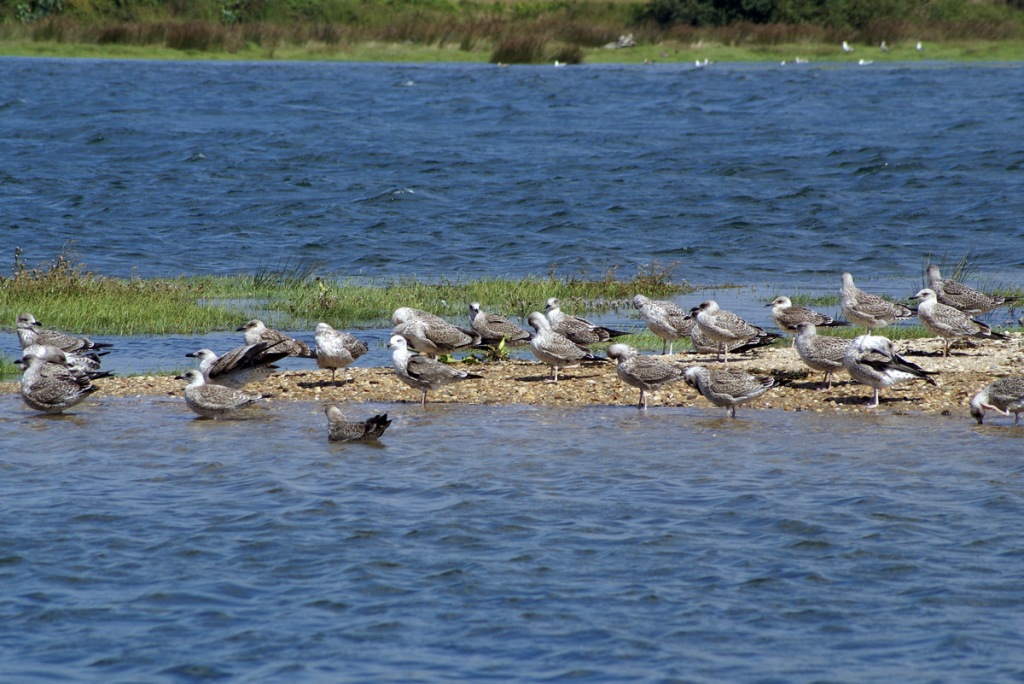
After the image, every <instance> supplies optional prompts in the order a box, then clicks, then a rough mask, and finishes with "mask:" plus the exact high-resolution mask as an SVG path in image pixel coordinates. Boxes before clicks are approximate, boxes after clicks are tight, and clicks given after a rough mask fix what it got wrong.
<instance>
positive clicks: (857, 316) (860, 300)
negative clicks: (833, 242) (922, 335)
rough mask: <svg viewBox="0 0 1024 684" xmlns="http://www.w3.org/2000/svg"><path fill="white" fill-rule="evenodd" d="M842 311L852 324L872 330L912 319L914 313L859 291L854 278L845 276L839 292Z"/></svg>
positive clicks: (846, 274)
mask: <svg viewBox="0 0 1024 684" xmlns="http://www.w3.org/2000/svg"><path fill="white" fill-rule="evenodd" d="M839 300H840V309H841V310H842V312H843V317H844V318H846V320H848V321H850V322H851V323H855V324H857V325H863V326H864V327H865V328H867V329H868V330H870V329H871V328H881V327H883V326H886V325H890V324H892V323H894V322H895V321H896V320H897V319H900V318H910V317H911V316H913V315H914V312H913V311H911V310H910V309H908V308H907V307H905V306H903V305H902V304H896V303H894V302H890V301H888V300H886V299H882V298H881V297H879V296H878V295H873V294H869V293H867V292H865V291H864V290H861V289H859V288H858V287H857V286H856V285H854V284H853V276H852V275H850V274H849V273H844V274H843V286H842V288H841V289H840V291H839Z"/></svg>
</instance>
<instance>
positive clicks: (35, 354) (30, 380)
mask: <svg viewBox="0 0 1024 684" xmlns="http://www.w3.org/2000/svg"><path fill="white" fill-rule="evenodd" d="M18 363H19V365H21V366H22V367H24V369H25V372H24V374H23V375H22V376H21V399H22V401H24V402H25V405H26V406H28V407H29V408H30V409H33V410H35V411H42V412H43V413H61V412H63V411H64V410H66V409H69V408H71V407H72V406H74V405H76V404H78V403H80V402H81V401H82V400H84V399H85V398H86V397H87V396H89V395H90V394H92V393H93V392H95V391H96V390H97V389H99V388H98V387H96V385H94V384H92V381H93V380H94V379H96V378H102V377H106V376H108V375H110V372H109V371H102V372H94V371H82V370H77V371H76V370H72V369H71V368H69V367H68V366H67V356H66V355H65V354H64V352H63V351H62V350H61V349H59V348H57V347H51V346H44V345H40V344H30V345H29V346H28V347H26V348H25V349H24V350H23V352H22V356H21V359H19V362H18Z"/></svg>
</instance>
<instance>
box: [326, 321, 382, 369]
mask: <svg viewBox="0 0 1024 684" xmlns="http://www.w3.org/2000/svg"><path fill="white" fill-rule="evenodd" d="M313 334H314V337H313V342H314V344H315V345H316V365H317V368H325V369H330V371H331V382H332V383H333V382H334V375H335V373H337V372H338V369H339V368H343V369H345V374H346V376H347V375H348V367H349V366H351V365H352V364H353V363H354V362H355V360H356V359H358V358H359V357H360V356H362V355H363V354H365V353H366V352H368V351H370V348H369V347H368V346H367V344H366V343H365V342H363V341H362V340H360V339H359V338H358V337H356V336H355V335H352V334H350V333H347V332H343V331H340V330H335V329H334V328H332V327H331V326H330V325H328V324H327V323H323V322H320V323H317V324H316V328H315V329H314V331H313Z"/></svg>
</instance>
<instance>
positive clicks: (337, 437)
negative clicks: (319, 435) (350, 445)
mask: <svg viewBox="0 0 1024 684" xmlns="http://www.w3.org/2000/svg"><path fill="white" fill-rule="evenodd" d="M324 412H325V413H326V414H327V439H328V440H330V441H332V442H376V441H377V440H378V439H379V438H380V436H381V435H383V434H384V431H385V430H387V429H388V426H389V425H391V421H390V420H388V414H386V413H380V414H377V415H376V416H372V417H370V418H367V419H366V420H359V421H349V420H346V419H345V415H344V414H343V413H342V412H341V408H339V407H338V406H337V405H335V404H331V405H330V406H328V407H327V408H325V409H324Z"/></svg>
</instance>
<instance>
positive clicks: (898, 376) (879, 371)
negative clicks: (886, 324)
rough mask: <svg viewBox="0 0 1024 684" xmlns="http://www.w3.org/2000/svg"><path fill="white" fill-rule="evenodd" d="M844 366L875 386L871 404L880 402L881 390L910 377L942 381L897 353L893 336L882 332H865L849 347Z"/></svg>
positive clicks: (861, 381) (863, 380) (852, 374)
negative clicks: (879, 393)
mask: <svg viewBox="0 0 1024 684" xmlns="http://www.w3.org/2000/svg"><path fill="white" fill-rule="evenodd" d="M843 367H844V368H846V371H847V372H848V373H849V374H850V377H851V378H853V379H854V380H855V381H857V382H859V383H862V384H865V385H868V386H870V387H872V388H874V390H875V392H874V396H873V398H872V400H871V402H870V403H869V404H868V405H867V406H868V408H875V407H876V406H878V391H879V390H880V389H882V388H884V387H892V386H893V385H895V384H897V383H901V382H905V381H907V380H915V379H922V380H925V381H927V382H929V383H931V384H932V385H938V383H937V382H936V381H935V379H934V378H932V377H931V376H932V375H935V374H936V372H935V371H926V370H925V369H923V368H921V367H920V366H918V365H917V364H916V363H914V362H912V361H908V360H906V359H905V358H903V357H902V356H900V355H899V354H897V353H896V349H895V347H894V346H893V344H892V340H890V339H889V338H887V337H882V336H881V335H861V336H860V337H858V338H856V339H854V340H853V341H852V342H851V343H850V345H849V346H848V347H847V348H846V355H845V356H844V357H843Z"/></svg>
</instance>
